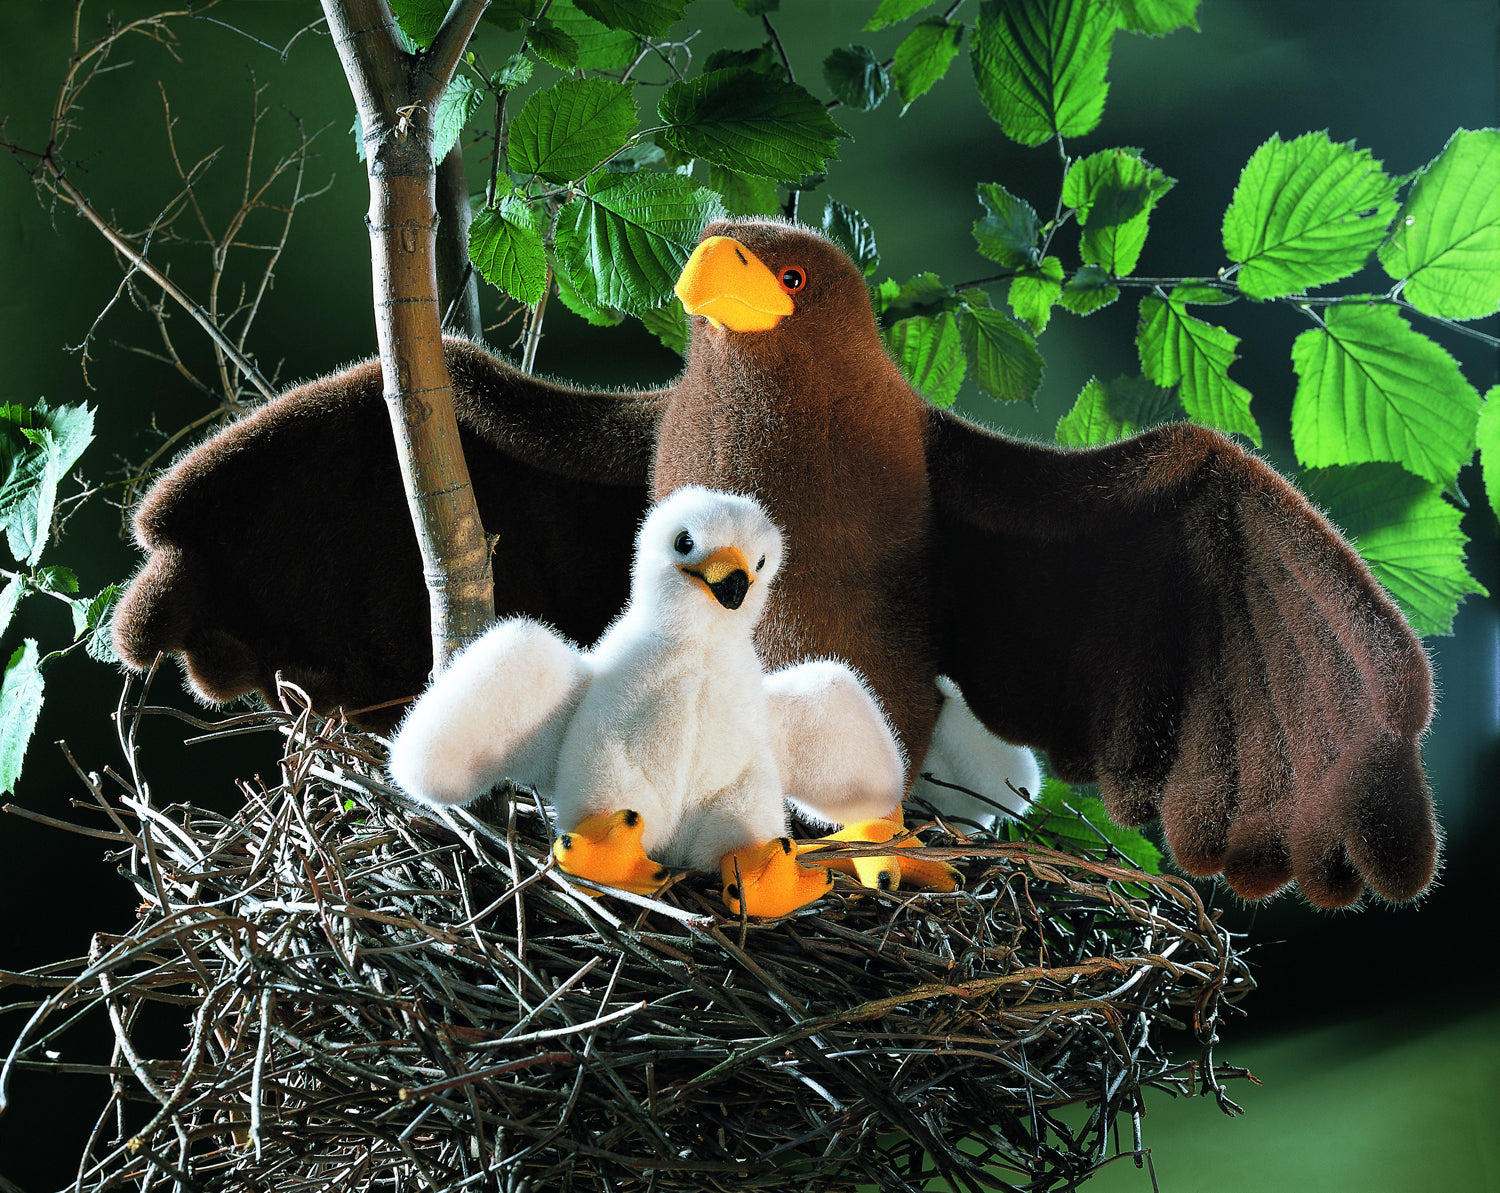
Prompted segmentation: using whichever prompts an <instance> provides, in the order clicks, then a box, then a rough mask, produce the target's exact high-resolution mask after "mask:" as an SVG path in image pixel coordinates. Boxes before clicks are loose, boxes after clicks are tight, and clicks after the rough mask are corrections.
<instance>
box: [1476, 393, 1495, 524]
mask: <svg viewBox="0 0 1500 1193" xmlns="http://www.w3.org/2000/svg"><path fill="white" fill-rule="evenodd" d="M1496 395H1500V385H1492V386H1491V387H1490V392H1489V393H1487V394H1486V395H1485V396H1484V409H1483V410H1481V411H1480V412H1479V425H1478V428H1477V430H1476V434H1475V438H1476V439H1477V440H1478V442H1479V461H1480V464H1481V466H1482V467H1483V469H1484V491H1485V492H1486V493H1488V494H1489V495H1490V508H1491V509H1493V510H1494V511H1495V517H1496V518H1500V397H1497V396H1496Z"/></svg>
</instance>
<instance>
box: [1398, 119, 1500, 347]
mask: <svg viewBox="0 0 1500 1193" xmlns="http://www.w3.org/2000/svg"><path fill="white" fill-rule="evenodd" d="M1380 263H1381V265H1383V266H1384V267H1385V271H1386V272H1387V273H1388V274H1390V276H1391V277H1393V278H1395V279H1396V280H1397V281H1398V282H1401V283H1402V286H1401V292H1402V294H1403V295H1404V296H1405V298H1406V300H1407V301H1408V302H1410V303H1411V304H1412V306H1414V307H1416V308H1417V310H1419V311H1421V312H1422V313H1423V314H1426V315H1435V316H1438V317H1439V318H1445V319H1478V318H1480V317H1482V316H1484V315H1490V314H1493V313H1494V312H1495V311H1496V310H1500V268H1497V266H1500V129H1493V128H1487V129H1481V130H1480V131H1478V132H1470V131H1469V130H1467V129H1459V130H1458V132H1456V133H1454V134H1453V137H1452V139H1450V140H1449V142H1448V144H1447V146H1446V147H1445V148H1444V149H1443V152H1442V153H1440V154H1439V155H1438V156H1437V158H1436V159H1435V160H1433V161H1432V162H1430V163H1428V165H1427V166H1426V167H1425V168H1424V169H1423V170H1422V171H1421V173H1420V174H1418V176H1417V180H1416V182H1415V183H1414V184H1413V185H1412V188H1411V192H1410V194H1408V195H1407V198H1406V203H1405V204H1404V205H1403V206H1402V208H1401V213H1400V215H1399V216H1398V217H1397V219H1396V225H1395V227H1394V229H1393V230H1392V232H1391V237H1390V239H1389V240H1387V241H1386V242H1385V243H1384V244H1383V245H1381V246H1380Z"/></svg>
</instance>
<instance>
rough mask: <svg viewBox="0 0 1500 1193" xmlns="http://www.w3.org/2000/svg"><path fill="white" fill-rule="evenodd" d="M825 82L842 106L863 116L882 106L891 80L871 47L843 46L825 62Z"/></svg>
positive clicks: (824, 60) (889, 88)
mask: <svg viewBox="0 0 1500 1193" xmlns="http://www.w3.org/2000/svg"><path fill="white" fill-rule="evenodd" d="M823 81H824V82H825V83H827V84H828V90H829V91H831V92H833V97H834V98H835V99H836V100H838V101H839V103H841V104H847V105H848V106H849V107H851V108H856V109H858V110H859V111H861V112H868V111H870V110H871V109H872V108H877V107H879V106H880V101H881V100H883V99H884V98H885V97H886V95H887V94H889V92H890V90H891V79H890V76H889V75H888V74H886V71H885V67H883V66H881V65H880V59H879V58H877V57H875V54H874V51H872V50H871V49H870V47H869V46H840V47H839V48H838V49H836V50H834V51H833V53H831V54H829V55H828V57H827V58H825V59H823Z"/></svg>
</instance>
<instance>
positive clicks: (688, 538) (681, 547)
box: [672, 530, 693, 555]
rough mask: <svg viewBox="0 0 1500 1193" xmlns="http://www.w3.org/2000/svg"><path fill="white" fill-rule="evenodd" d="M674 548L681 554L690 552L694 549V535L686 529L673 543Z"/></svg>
mask: <svg viewBox="0 0 1500 1193" xmlns="http://www.w3.org/2000/svg"><path fill="white" fill-rule="evenodd" d="M672 548H673V550H675V551H676V552H677V554H679V555H687V554H690V553H691V552H692V550H693V536H692V535H690V534H689V533H688V532H687V531H686V530H684V531H683V532H682V533H681V534H679V535H678V536H677V538H676V540H675V541H674V542H673V543H672Z"/></svg>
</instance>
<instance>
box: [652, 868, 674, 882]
mask: <svg viewBox="0 0 1500 1193" xmlns="http://www.w3.org/2000/svg"><path fill="white" fill-rule="evenodd" d="M670 877H672V871H670V870H668V869H667V868H666V867H665V866H663V867H662V868H661V869H660V870H658V871H657V872H656V874H655V876H654V878H653V881H655V882H666V881H667V879H668V878H670Z"/></svg>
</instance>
